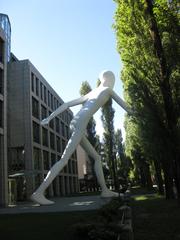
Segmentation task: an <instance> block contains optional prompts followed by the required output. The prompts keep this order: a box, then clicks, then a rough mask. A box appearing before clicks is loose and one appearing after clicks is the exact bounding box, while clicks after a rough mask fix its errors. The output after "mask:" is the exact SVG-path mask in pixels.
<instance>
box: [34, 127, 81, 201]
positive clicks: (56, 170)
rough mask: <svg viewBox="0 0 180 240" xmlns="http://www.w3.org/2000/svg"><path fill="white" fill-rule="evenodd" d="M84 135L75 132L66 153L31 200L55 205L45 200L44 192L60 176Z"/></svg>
mask: <svg viewBox="0 0 180 240" xmlns="http://www.w3.org/2000/svg"><path fill="white" fill-rule="evenodd" d="M82 135H83V133H82V132H81V131H76V132H73V134H72V136H71V138H70V139H69V141H68V143H67V146H66V148H65V150H64V153H63V155H62V157H61V159H60V160H59V161H58V162H56V163H55V164H54V166H53V167H52V168H51V169H50V170H49V172H48V174H47V176H46V178H45V179H44V181H43V182H42V184H41V185H40V186H39V188H38V189H37V190H36V191H35V192H34V193H33V194H32V196H31V200H33V201H34V202H36V203H39V204H41V205H49V204H53V203H54V202H52V201H49V200H48V199H46V198H45V196H44V192H45V190H46V189H47V187H48V186H49V185H50V184H51V183H52V181H53V180H54V178H55V177H56V176H57V175H58V174H59V172H60V171H61V170H62V169H63V168H64V166H65V165H66V164H67V163H68V160H69V158H70V157H71V155H72V154H73V152H74V151H75V150H76V147H77V145H78V144H79V142H80V140H81V138H82Z"/></svg>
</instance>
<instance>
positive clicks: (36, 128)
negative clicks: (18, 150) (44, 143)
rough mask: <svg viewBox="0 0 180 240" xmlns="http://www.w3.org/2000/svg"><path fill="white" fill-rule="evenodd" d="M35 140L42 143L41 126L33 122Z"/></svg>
mask: <svg viewBox="0 0 180 240" xmlns="http://www.w3.org/2000/svg"><path fill="white" fill-rule="evenodd" d="M33 141H34V142H36V143H40V127H39V124H38V123H36V122H33Z"/></svg>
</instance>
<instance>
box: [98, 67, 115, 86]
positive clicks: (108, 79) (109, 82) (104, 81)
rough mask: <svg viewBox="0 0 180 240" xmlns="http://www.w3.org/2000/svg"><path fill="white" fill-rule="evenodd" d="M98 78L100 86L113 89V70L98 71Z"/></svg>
mask: <svg viewBox="0 0 180 240" xmlns="http://www.w3.org/2000/svg"><path fill="white" fill-rule="evenodd" d="M99 79H100V82H101V86H103V87H109V88H112V89H113V87H114V83H115V76H114V73H113V72H111V71H107V70H105V71H103V72H101V73H100V75H99Z"/></svg>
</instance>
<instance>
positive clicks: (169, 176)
mask: <svg viewBox="0 0 180 240" xmlns="http://www.w3.org/2000/svg"><path fill="white" fill-rule="evenodd" d="M162 166H163V172H164V183H165V192H166V199H174V190H173V179H174V176H173V166H172V165H171V164H169V163H168V161H167V160H165V159H163V162H162Z"/></svg>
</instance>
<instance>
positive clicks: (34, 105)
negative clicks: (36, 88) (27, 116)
mask: <svg viewBox="0 0 180 240" xmlns="http://www.w3.org/2000/svg"><path fill="white" fill-rule="evenodd" d="M32 115H33V117H35V118H37V119H39V102H38V101H37V100H36V99H35V98H34V97H32Z"/></svg>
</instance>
